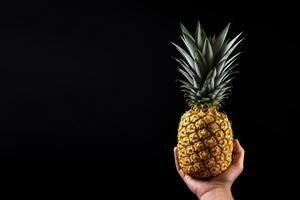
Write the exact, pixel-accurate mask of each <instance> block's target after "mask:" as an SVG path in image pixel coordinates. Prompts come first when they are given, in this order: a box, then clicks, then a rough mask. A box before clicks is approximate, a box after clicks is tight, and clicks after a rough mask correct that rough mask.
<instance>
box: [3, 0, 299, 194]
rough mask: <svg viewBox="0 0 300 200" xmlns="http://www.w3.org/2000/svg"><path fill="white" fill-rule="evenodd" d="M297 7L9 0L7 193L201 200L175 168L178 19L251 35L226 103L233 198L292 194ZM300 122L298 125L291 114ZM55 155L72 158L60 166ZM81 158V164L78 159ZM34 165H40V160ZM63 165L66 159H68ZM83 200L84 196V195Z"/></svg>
mask: <svg viewBox="0 0 300 200" xmlns="http://www.w3.org/2000/svg"><path fill="white" fill-rule="evenodd" d="M292 7H293V6H292V5H288V4H286V5H282V4H280V5H279V4H278V5H274V4H268V5H265V6H264V5H262V4H261V3H260V4H254V3H245V2H240V3H239V4H238V6H237V4H231V3H229V2H227V3H226V4H222V5H221V4H217V2H213V3H212V4H206V3H204V2H203V1H197V2H188V1H182V2H178V3H176V2H171V3H168V4H167V3H165V4H164V5H163V4H162V3H154V2H152V3H141V2H140V3H133V2H131V3H129V2H126V3H125V2H111V3H107V2H106V3H100V1H99V2H98V3H95V2H89V3H88V2H85V3H84V2H69V3H62V2H59V3H54V2H52V1H51V2H46V1H42V3H41V2H34V3H33V2H25V1H24V2H20V1H19V2H15V1H11V2H10V3H9V4H2V5H1V13H0V15H1V18H0V52H1V56H0V92H1V98H0V119H1V120H0V144H1V145H0V157H1V160H2V163H7V162H5V160H48V161H47V162H46V163H45V162H42V163H41V162H39V163H38V164H33V162H30V164H27V162H21V163H22V164H20V162H18V164H11V165H10V164H9V167H7V169H6V170H3V174H5V175H7V177H8V179H7V180H10V181H9V182H10V183H9V184H8V183H7V184H6V185H7V188H10V189H13V190H12V191H13V192H12V193H11V194H21V195H29V196H32V195H34V196H36V195H42V196H40V197H43V196H49V195H53V196H54V197H55V196H57V195H58V194H59V192H62V194H60V195H59V196H62V195H63V196H65V197H69V195H74V196H77V195H80V194H81V195H84V196H85V195H89V196H95V197H96V198H100V199H101V198H104V196H106V195H109V196H106V197H105V199H122V198H124V199H127V198H131V199H144V198H147V197H149V198H152V199H162V198H164V199H193V198H194V197H193V195H192V194H191V193H190V192H189V191H188V190H187V188H186V187H185V186H184V184H183V183H182V182H181V180H180V178H179V176H178V175H177V173H176V171H175V167H174V164H173V155H172V150H173V147H174V146H175V145H176V135H177V133H176V128H177V123H178V121H179V118H180V115H181V114H182V113H183V112H184V110H185V109H186V108H187V107H186V105H185V103H184V100H183V97H182V94H181V93H180V92H179V89H178V84H177V83H176V82H175V79H177V78H179V74H178V72H177V70H176V67H177V66H176V64H175V62H174V61H173V60H172V59H171V56H174V55H175V56H176V55H178V53H177V52H176V51H175V50H174V48H173V47H172V46H171V45H170V43H169V41H175V42H179V41H180V38H179V34H180V30H179V22H183V23H184V24H185V25H186V26H187V28H189V29H190V30H194V29H195V25H196V22H197V20H200V21H201V23H202V25H203V26H204V28H205V29H206V30H207V32H208V33H216V32H219V31H220V30H221V29H222V28H223V27H224V26H225V25H226V24H227V23H228V22H232V28H231V31H230V36H231V37H232V36H234V35H236V34H237V33H239V32H240V31H244V36H245V37H246V40H245V41H244V42H243V44H242V45H241V48H240V50H241V51H243V52H244V54H243V55H242V56H241V59H240V67H239V71H240V74H239V75H238V76H237V78H236V80H235V81H234V82H233V85H234V89H233V94H232V96H231V98H230V100H229V101H227V104H226V106H224V107H223V110H224V111H226V112H227V113H228V115H229V116H230V118H231V119H232V121H233V129H234V134H235V136H236V137H237V138H239V139H240V142H241V144H242V145H243V147H244V148H245V150H246V160H245V170H244V173H243V174H242V175H241V176H240V177H239V178H238V180H237V181H236V183H235V185H234V187H233V192H234V195H235V197H237V199H264V198H268V199H269V198H273V199H274V198H275V199H276V198H279V197H281V195H283V194H284V195H291V194H290V191H292V189H291V187H292V185H293V184H291V183H290V182H289V181H288V179H289V177H293V176H294V175H296V172H297V169H296V168H297V167H296V166H295V165H294V164H293V163H294V162H296V160H297V157H296V156H293V152H296V142H294V141H295V139H294V138H295V135H296V134H295V132H293V128H292V126H293V124H294V123H292V120H293V119H295V117H294V116H293V115H294V113H297V112H299V108H298V107H297V102H298V99H297V92H298V91H297V84H296V82H297V81H296V80H297V79H296V75H295V74H296V73H295V72H296V70H297V67H299V66H297V65H299V64H298V62H296V60H297V55H296V53H297V51H295V50H296V42H297V41H298V39H297V28H296V24H297V23H296V13H295V11H294V10H293V9H292ZM295 121H296V120H295ZM55 160H73V161H70V162H65V161H64V162H57V161H55ZM74 160H80V161H76V162H75V161H74ZM34 163H35V162H34ZM62 163H63V164H62ZM86 198H87V197H86Z"/></svg>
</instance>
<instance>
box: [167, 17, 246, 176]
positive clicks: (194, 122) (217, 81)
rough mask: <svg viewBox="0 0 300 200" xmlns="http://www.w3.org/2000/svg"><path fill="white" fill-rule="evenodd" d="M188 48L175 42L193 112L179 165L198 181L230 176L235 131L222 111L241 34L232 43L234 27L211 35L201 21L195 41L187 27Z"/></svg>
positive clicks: (183, 127)
mask: <svg viewBox="0 0 300 200" xmlns="http://www.w3.org/2000/svg"><path fill="white" fill-rule="evenodd" d="M180 26H181V31H182V36H181V39H182V40H183V43H184V45H185V49H186V50H185V49H183V48H181V47H180V46H179V45H177V44H174V43H172V44H173V45H174V46H175V48H176V49H177V50H178V51H179V53H180V54H181V56H182V57H181V58H178V59H177V58H175V60H176V61H177V62H178V63H179V65H180V67H179V72H180V73H181V74H182V75H183V77H184V80H179V82H180V83H181V89H182V92H183V93H184V97H185V99H186V101H187V104H188V106H189V110H188V111H186V112H185V113H184V114H183V115H182V116H181V120H180V123H179V127H178V137H177V139H178V144H177V151H178V162H179V166H180V168H181V169H182V171H183V172H184V173H185V174H187V175H190V176H192V177H195V178H206V177H213V176H217V175H219V174H221V173H222V172H224V171H225V170H226V169H227V168H228V167H229V165H230V164H231V161H232V151H233V132H232V128H231V123H230V121H229V119H228V117H227V115H226V114H225V113H224V112H221V111H219V109H220V107H221V105H223V104H224V100H225V99H226V98H227V97H228V95H229V94H230V89H231V87H232V86H231V85H230V83H231V80H232V79H233V74H235V73H236V70H235V67H236V66H237V63H236V60H237V58H238V56H239V54H240V53H236V52H235V51H234V50H235V49H236V47H237V46H238V45H239V44H240V42H241V41H242V39H241V38H240V36H241V33H240V34H238V35H237V36H236V37H234V38H233V39H232V40H227V39H226V36H227V32H228V29H229V27H230V24H228V25H227V26H226V27H225V28H224V29H223V30H222V31H221V33H220V34H219V35H217V36H215V35H214V36H212V37H208V36H206V34H205V32H204V30H203V28H202V27H201V25H200V22H198V24H197V28H196V33H195V37H193V36H192V35H191V34H190V32H189V31H188V30H187V29H186V28H185V27H184V26H183V25H182V24H181V25H180Z"/></svg>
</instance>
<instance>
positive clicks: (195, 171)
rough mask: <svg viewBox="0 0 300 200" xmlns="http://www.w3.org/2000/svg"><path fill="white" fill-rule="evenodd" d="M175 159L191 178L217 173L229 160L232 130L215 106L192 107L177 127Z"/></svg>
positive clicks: (231, 146)
mask: <svg viewBox="0 0 300 200" xmlns="http://www.w3.org/2000/svg"><path fill="white" fill-rule="evenodd" d="M177 150H178V161H179V166H180V168H181V169H182V171H183V172H184V173H185V174H188V175H190V176H192V177H195V178H205V177H210V176H217V175H219V174H221V173H222V172H223V171H225V170H226V169H227V168H228V167H229V165H230V163H231V161H232V151H233V133H232V128H231V124H230V122H229V120H228V118H227V116H226V114H224V113H222V112H219V111H218V110H217V109H216V107H210V108H200V107H192V108H191V109H190V110H188V111H187V112H185V113H184V114H183V115H182V117H181V120H180V123H179V127H178V145H177Z"/></svg>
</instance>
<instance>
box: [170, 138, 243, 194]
mask: <svg viewBox="0 0 300 200" xmlns="http://www.w3.org/2000/svg"><path fill="white" fill-rule="evenodd" d="M244 155H245V151H244V149H243V148H242V146H241V145H240V143H239V141H238V140H237V139H235V140H234V148H233V161H232V163H231V165H230V167H229V168H228V169H227V170H226V171H225V172H223V173H222V174H220V175H218V176H216V177H212V178H209V179H195V178H193V177H191V176H189V175H185V174H184V173H183V171H182V170H181V169H180V167H179V165H178V155H177V147H175V148H174V158H175V166H176V169H177V172H178V174H179V175H180V177H181V178H182V180H183V181H184V183H185V184H186V185H187V186H188V188H189V189H190V191H191V192H192V193H194V194H195V195H196V196H197V197H198V199H200V198H201V200H233V196H232V193H231V186H232V184H233V182H234V181H235V180H236V178H237V177H238V176H239V175H240V174H241V172H242V171H243V168H244Z"/></svg>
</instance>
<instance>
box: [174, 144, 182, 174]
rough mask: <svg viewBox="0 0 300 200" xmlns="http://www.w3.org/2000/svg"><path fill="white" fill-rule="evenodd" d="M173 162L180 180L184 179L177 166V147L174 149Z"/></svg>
mask: <svg viewBox="0 0 300 200" xmlns="http://www.w3.org/2000/svg"><path fill="white" fill-rule="evenodd" d="M174 160H175V166H176V170H177V172H178V174H179V175H180V176H181V178H183V179H184V173H183V171H182V170H181V169H180V167H179V164H178V155H177V147H174Z"/></svg>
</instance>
